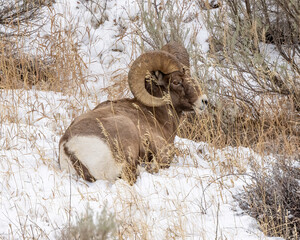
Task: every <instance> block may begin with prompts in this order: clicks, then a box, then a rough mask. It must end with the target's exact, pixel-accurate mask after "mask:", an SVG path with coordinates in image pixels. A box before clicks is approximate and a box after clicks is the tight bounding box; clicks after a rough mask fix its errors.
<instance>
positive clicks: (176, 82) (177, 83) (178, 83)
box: [173, 80, 182, 86]
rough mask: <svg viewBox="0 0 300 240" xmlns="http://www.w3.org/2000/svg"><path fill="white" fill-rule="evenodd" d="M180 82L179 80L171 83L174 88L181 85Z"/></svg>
mask: <svg viewBox="0 0 300 240" xmlns="http://www.w3.org/2000/svg"><path fill="white" fill-rule="evenodd" d="M181 83H182V82H181V81H179V80H174V81H173V84H174V85H175V86H178V85H181Z"/></svg>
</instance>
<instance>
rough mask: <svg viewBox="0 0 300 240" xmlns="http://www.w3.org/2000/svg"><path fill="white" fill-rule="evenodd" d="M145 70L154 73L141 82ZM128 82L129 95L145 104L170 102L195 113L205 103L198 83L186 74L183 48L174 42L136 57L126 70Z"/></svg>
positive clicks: (185, 54)
mask: <svg viewBox="0 0 300 240" xmlns="http://www.w3.org/2000/svg"><path fill="white" fill-rule="evenodd" d="M179 47H180V48H179ZM149 73H155V76H156V78H155V80H154V81H151V82H150V83H149V82H147V81H146V82H145V79H146V76H147V75H149ZM150 79H151V78H150ZM128 81H129V86H130V89H131V91H132V93H133V95H134V96H135V97H136V98H137V99H138V100H139V101H140V102H141V103H143V104H144V105H146V106H150V107H159V106H163V105H165V104H170V103H171V104H172V105H173V106H174V107H175V108H176V109H177V110H179V111H192V110H195V111H197V112H199V111H202V110H204V109H205V107H206V105H207V97H206V95H203V94H202V93H201V89H200V87H199V84H198V82H197V81H195V80H194V79H192V78H191V77H190V73H189V57H188V54H187V51H186V50H185V48H184V47H182V46H181V45H178V44H177V43H176V44H175V47H174V44H173V45H171V44H167V45H165V46H164V47H163V48H162V50H161V51H152V52H147V53H144V54H142V55H141V56H140V57H138V58H137V59H136V60H135V62H134V63H133V65H132V67H131V69H130V71H129V74H128ZM149 86H150V88H151V89H150V90H149ZM150 93H152V94H150Z"/></svg>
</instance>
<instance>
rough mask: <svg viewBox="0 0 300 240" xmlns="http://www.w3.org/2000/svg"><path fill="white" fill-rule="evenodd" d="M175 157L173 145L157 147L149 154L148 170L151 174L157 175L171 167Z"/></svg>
mask: <svg viewBox="0 0 300 240" xmlns="http://www.w3.org/2000/svg"><path fill="white" fill-rule="evenodd" d="M174 155H175V147H174V145H173V144H164V145H159V146H156V147H155V148H154V149H153V150H149V151H148V153H147V161H146V170H147V171H148V172H150V173H157V172H158V170H159V169H161V168H168V167H170V165H171V163H172V161H173V159H174Z"/></svg>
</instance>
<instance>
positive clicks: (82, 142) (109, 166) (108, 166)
mask: <svg viewBox="0 0 300 240" xmlns="http://www.w3.org/2000/svg"><path fill="white" fill-rule="evenodd" d="M63 144H64V143H62V146H60V149H61V150H60V164H61V168H62V169H66V170H68V171H69V172H71V173H75V172H76V171H75V169H74V168H73V166H72V163H71V161H70V159H69V158H68V156H66V154H65V152H64V150H63ZM66 146H67V148H68V149H69V151H71V152H72V153H74V154H75V156H76V157H77V158H78V159H79V161H80V162H81V163H82V164H83V165H84V166H85V167H86V168H87V169H88V170H89V172H90V174H91V175H92V176H93V177H94V178H96V179H106V180H110V181H114V180H116V179H117V178H118V177H119V176H120V174H121V170H122V165H121V164H116V162H115V160H114V158H113V156H112V153H111V151H110V148H109V146H108V145H107V143H106V142H104V141H103V140H102V139H100V138H98V137H96V136H75V137H72V138H71V139H70V140H69V141H68V142H66Z"/></svg>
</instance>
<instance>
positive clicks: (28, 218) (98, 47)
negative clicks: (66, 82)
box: [0, 0, 271, 240]
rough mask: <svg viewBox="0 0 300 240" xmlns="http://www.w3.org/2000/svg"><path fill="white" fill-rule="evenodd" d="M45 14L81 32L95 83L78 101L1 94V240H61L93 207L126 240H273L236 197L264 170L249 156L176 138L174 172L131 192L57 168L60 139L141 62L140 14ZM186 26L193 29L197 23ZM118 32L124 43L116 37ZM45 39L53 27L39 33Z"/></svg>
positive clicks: (133, 10)
mask: <svg viewBox="0 0 300 240" xmlns="http://www.w3.org/2000/svg"><path fill="white" fill-rule="evenodd" d="M82 2H85V1H82ZM100 2H101V1H99V3H100ZM93 7H95V8H96V6H93ZM97 11H100V10H97V9H96V10H95V15H97V13H98V12H97ZM190 11H192V9H191V10H190ZM47 14H49V16H51V14H52V16H53V15H61V18H59V19H60V20H61V22H59V23H57V24H62V26H63V27H65V28H68V27H70V24H73V23H76V32H75V33H74V37H75V38H76V39H77V42H78V43H79V51H80V52H81V54H82V57H83V59H84V61H85V63H86V65H87V67H88V69H87V71H88V75H89V76H97V78H96V80H97V81H95V79H94V78H91V79H89V81H88V82H87V84H86V92H85V93H84V94H82V92H81V93H78V94H77V95H76V96H70V95H68V94H63V93H61V92H60V93H59V92H45V91H38V90H35V89H32V90H20V89H19V90H1V91H0V127H1V128H0V209H1V211H0V239H56V237H57V234H59V232H60V230H61V229H63V228H64V227H65V226H66V225H67V224H68V222H69V221H72V222H73V221H75V220H76V219H77V217H78V216H80V215H81V214H82V213H84V212H85V209H86V207H87V205H89V206H90V208H91V209H92V210H93V211H94V212H95V213H101V211H102V209H103V208H104V206H106V208H107V209H108V211H109V212H112V213H113V214H115V217H116V221H117V223H118V228H119V232H120V233H122V237H123V238H127V239H247V240H248V239H271V238H268V237H266V236H264V235H263V233H262V232H261V231H260V230H259V226H258V224H257V222H256V221H255V220H254V219H253V218H251V217H250V216H248V215H246V214H244V213H243V212H242V210H241V209H240V208H239V206H238V203H237V202H236V200H234V198H233V195H234V194H236V193H238V192H239V191H242V189H243V186H244V185H245V183H246V181H248V179H247V176H246V174H245V173H247V172H248V165H249V162H250V161H253V159H256V160H257V161H258V162H259V161H260V156H259V155H257V154H255V153H254V152H253V151H252V150H250V149H246V148H226V149H222V150H217V149H214V148H212V147H211V146H209V145H208V144H207V143H195V142H192V141H190V140H185V139H180V138H176V147H177V148H178V149H179V150H180V151H178V152H179V153H180V154H179V156H177V157H176V159H174V163H173V164H172V166H171V167H170V168H169V169H166V170H161V171H159V173H157V174H149V173H147V172H142V173H141V175H140V176H139V177H138V180H137V182H136V184H134V185H133V186H130V185H128V184H127V183H126V182H124V181H123V180H118V181H116V182H115V183H113V184H112V183H109V182H107V181H96V182H95V183H88V182H85V181H83V180H82V179H78V178H77V177H76V176H70V175H69V174H67V173H66V172H62V171H61V170H60V169H59V165H58V161H57V160H58V142H59V139H60V136H61V135H62V132H63V131H64V130H65V129H66V127H68V125H69V124H70V123H71V121H72V119H73V118H74V116H77V115H79V114H80V113H82V112H83V111H86V110H87V109H89V108H93V107H94V106H95V105H96V104H97V103H98V102H99V101H101V100H104V99H105V98H106V97H107V96H102V95H101V94H100V93H101V88H103V87H105V86H106V85H109V84H110V83H109V78H110V77H111V76H113V74H115V73H116V71H119V70H120V69H124V71H127V69H128V66H129V64H130V61H131V60H132V59H134V58H135V57H136V56H137V55H138V54H139V51H140V50H138V49H134V48H133V44H131V41H134V36H135V35H134V34H133V35H130V34H129V32H130V31H134V26H131V19H134V18H135V17H136V16H138V14H139V8H138V5H137V3H136V1H134V0H122V1H120V0H110V1H107V6H106V10H105V13H101V14H105V19H106V20H105V21H104V23H103V24H101V25H100V26H99V27H97V28H95V24H96V23H97V22H95V19H94V17H93V16H92V15H91V13H90V12H89V11H87V9H86V7H85V6H84V5H83V4H82V3H81V2H80V1H76V0H70V1H65V2H64V1H56V3H55V4H54V6H53V9H51V13H47ZM47 14H46V15H47ZM99 14H100V13H99ZM98 16H100V15H98ZM188 24H189V26H190V27H191V29H197V26H198V25H197V24H199V23H198V22H197V21H196V20H194V21H192V22H189V23H188ZM122 26H123V27H122ZM122 29H126V31H127V32H128V34H125V35H124V37H122V38H120V37H119V34H120V31H122ZM197 31H198V34H199V36H198V37H196V39H197V40H198V41H200V42H201V43H202V45H203V50H204V51H205V49H206V48H207V43H206V42H205V40H206V38H207V37H208V36H207V33H206V31H205V29H203V26H201V27H200V28H199V29H198V30H197ZM49 32H50V33H51V29H50V25H49V24H48V25H46V26H45V27H44V28H43V29H42V30H41V32H40V34H41V35H43V34H44V35H45V34H48V33H49ZM37 41H38V40H37ZM187 41H188V40H187ZM187 44H189V42H187ZM229 161H236V162H235V163H234V164H232V166H235V167H233V168H232V174H228V173H225V172H224V171H223V167H224V166H226V165H227V164H228V162H229Z"/></svg>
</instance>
